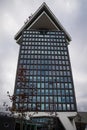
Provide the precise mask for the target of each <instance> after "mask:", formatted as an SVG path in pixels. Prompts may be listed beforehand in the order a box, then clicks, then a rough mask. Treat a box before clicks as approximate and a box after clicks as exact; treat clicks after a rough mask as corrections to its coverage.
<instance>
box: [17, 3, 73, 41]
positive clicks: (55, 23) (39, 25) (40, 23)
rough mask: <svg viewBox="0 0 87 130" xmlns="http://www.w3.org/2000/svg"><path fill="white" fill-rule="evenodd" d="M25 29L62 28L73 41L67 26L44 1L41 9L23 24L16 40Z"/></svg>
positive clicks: (68, 38) (69, 39)
mask: <svg viewBox="0 0 87 130" xmlns="http://www.w3.org/2000/svg"><path fill="white" fill-rule="evenodd" d="M25 29H36V30H37V29H47V30H61V31H64V32H65V35H66V37H67V40H68V41H71V37H70V35H69V34H68V32H67V31H66V30H65V28H64V27H63V26H62V25H61V23H60V22H59V20H58V19H57V18H56V16H55V15H54V14H53V13H52V11H51V10H50V9H49V7H48V6H47V4H46V3H45V2H44V3H43V4H42V5H41V6H40V7H39V9H38V10H37V11H36V12H35V13H34V14H33V15H32V16H31V17H30V18H29V20H28V21H27V22H26V23H25V24H24V25H23V27H22V28H21V29H20V30H19V31H18V33H17V34H16V35H15V40H18V39H20V37H21V35H22V31H23V30H25Z"/></svg>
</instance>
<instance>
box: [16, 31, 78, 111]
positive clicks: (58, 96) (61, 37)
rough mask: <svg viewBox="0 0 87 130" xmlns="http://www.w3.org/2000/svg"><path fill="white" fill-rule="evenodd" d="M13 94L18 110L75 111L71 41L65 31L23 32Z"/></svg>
mask: <svg viewBox="0 0 87 130" xmlns="http://www.w3.org/2000/svg"><path fill="white" fill-rule="evenodd" d="M14 94H15V95H16V100H15V105H16V109H21V108H23V109H25V110H29V111H76V101H75V94H74V85H73V78H72V72H71V65H70V59H69V53H68V43H67V40H66V35H65V34H64V32H63V31H47V30H38V31H36V30H24V31H23V33H22V42H21V45H20V52H19V60H18V68H17V76H16V83H15V91H14ZM23 94H24V95H23Z"/></svg>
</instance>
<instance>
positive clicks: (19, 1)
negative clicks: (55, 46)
mask: <svg viewBox="0 0 87 130" xmlns="http://www.w3.org/2000/svg"><path fill="white" fill-rule="evenodd" d="M44 1H45V2H46V3H47V4H48V6H49V7H50V9H51V10H52V11H53V13H54V14H55V15H56V17H57V18H58V19H59V21H60V22H61V23H62V24H63V26H64V27H65V28H66V30H67V31H68V32H69V33H70V34H71V36H72V42H71V44H70V45H69V52H70V58H71V64H72V70H73V77H74V84H75V90H76V97H77V103H78V109H79V110H82V111H83V110H85V111H87V101H86V99H87V96H86V95H87V87H86V84H87V79H86V77H87V61H86V59H87V58H86V55H87V43H86V41H87V36H86V35H87V13H86V12H87V0H73V2H72V1H69V0H61V1H60V0H54V1H52V2H50V1H49V0H37V1H36V0H25V1H24V0H13V1H12V0H1V1H0V17H1V20H0V22H1V23H0V61H1V63H0V90H1V91H0V95H1V94H2V96H1V98H0V102H3V101H5V100H6V101H8V99H6V91H7V90H8V89H9V90H10V92H11V94H12V93H13V89H14V83H15V76H16V75H15V73H16V66H17V58H18V49H19V47H18V45H17V44H16V42H15V40H14V35H15V33H16V32H17V31H18V29H20V27H21V26H22V25H23V23H24V21H25V20H26V18H27V17H28V16H29V15H31V13H34V12H35V11H36V9H38V7H39V6H40V5H41V4H42V2H44ZM67 2H70V8H69V7H67ZM75 4H76V5H75ZM20 6H21V7H20ZM74 6H75V7H74ZM6 14H7V15H6ZM6 22H7V23H8V24H6ZM9 22H10V23H11V25H9ZM6 25H7V27H6ZM80 79H81V80H80ZM8 102H9V101H8Z"/></svg>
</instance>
